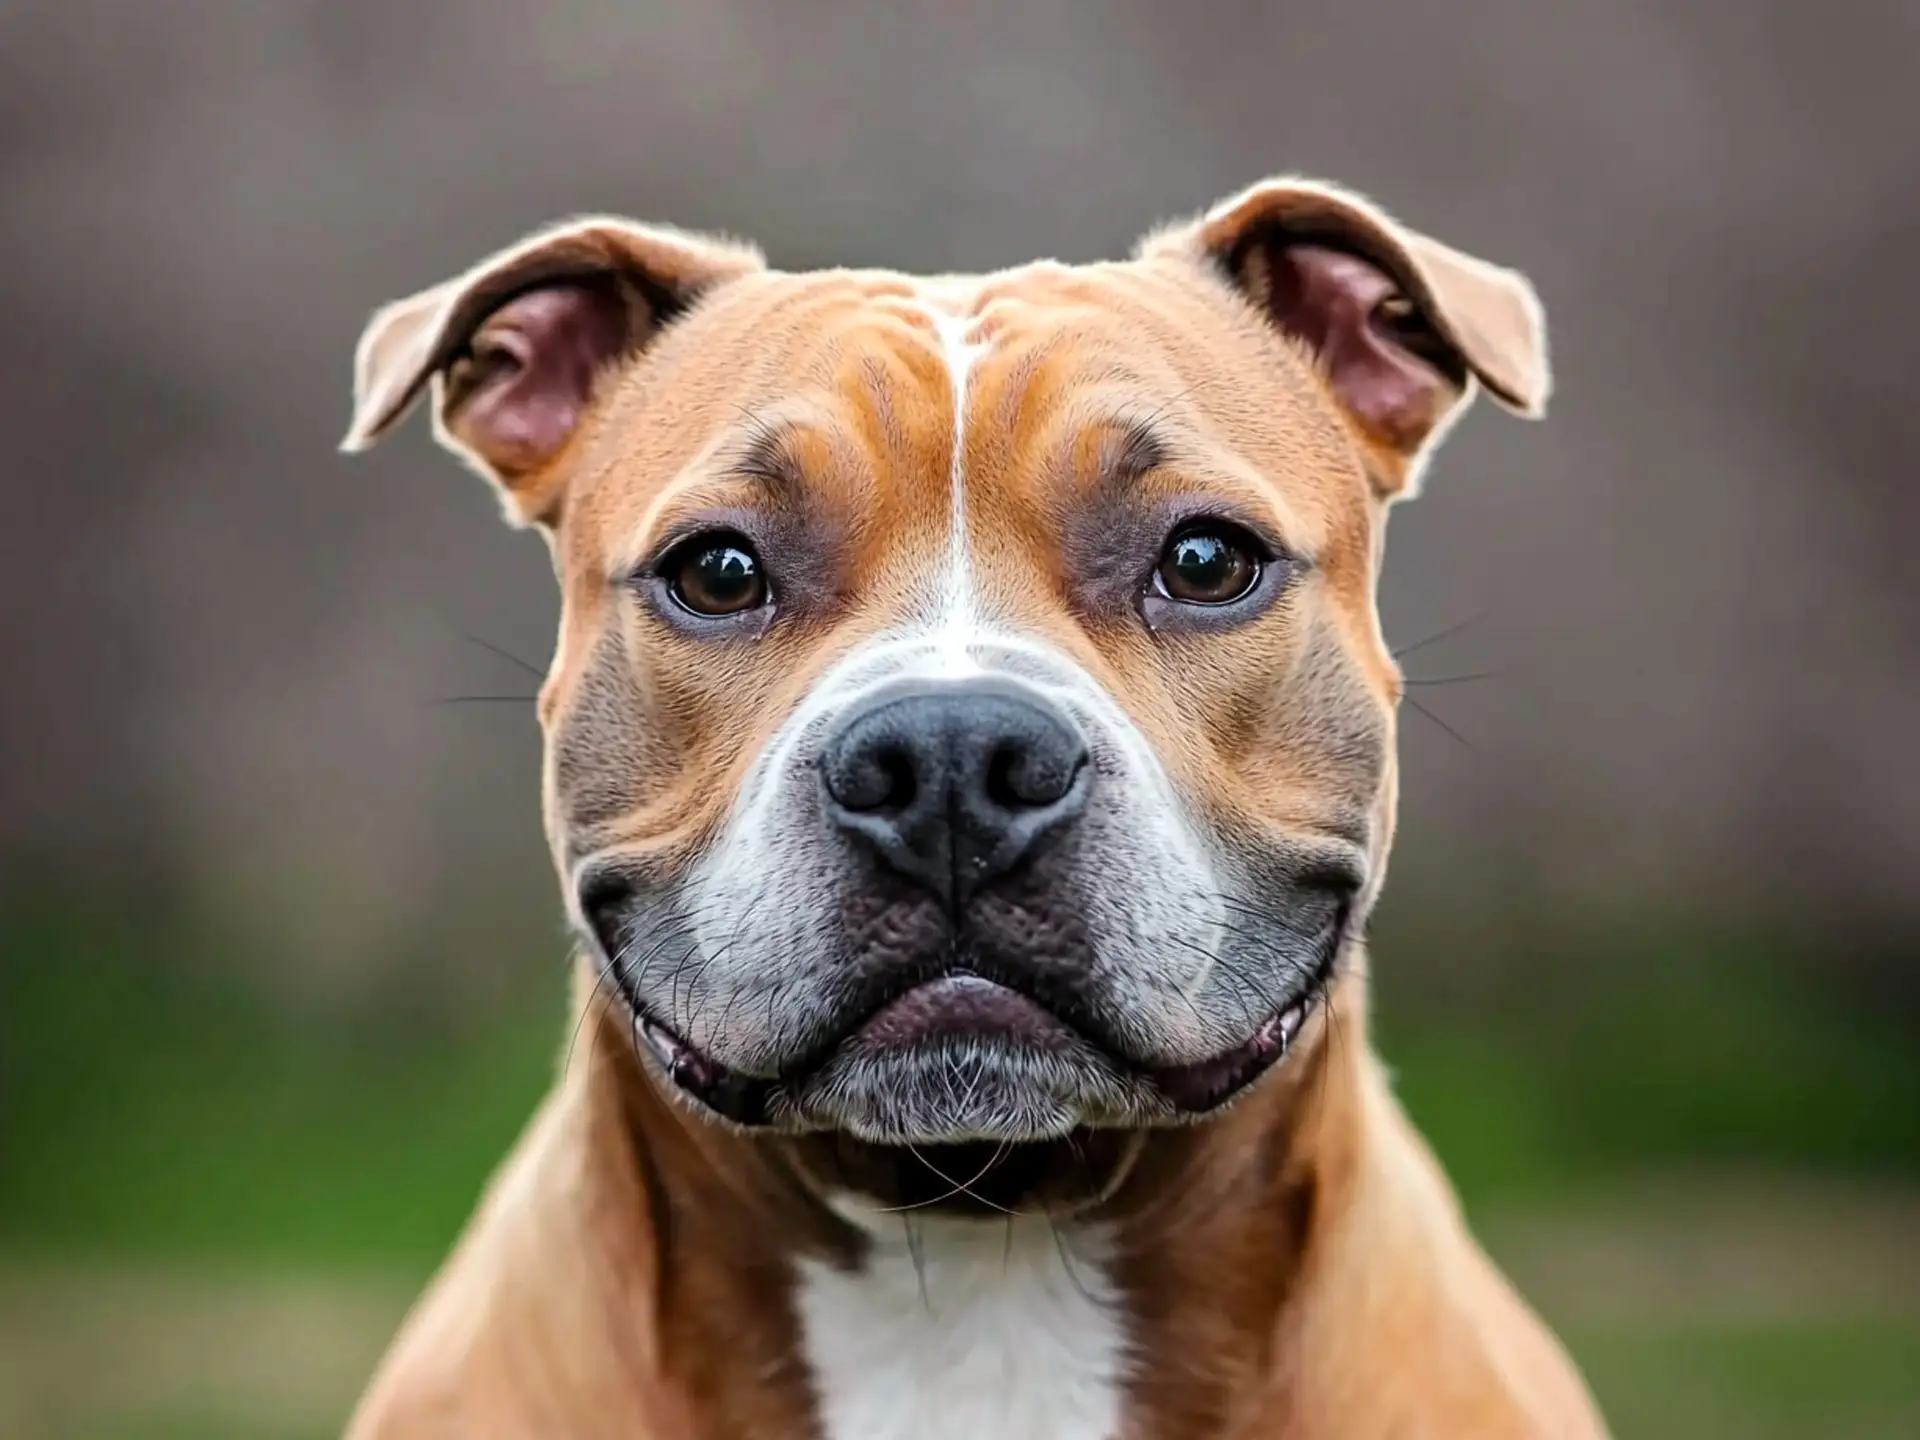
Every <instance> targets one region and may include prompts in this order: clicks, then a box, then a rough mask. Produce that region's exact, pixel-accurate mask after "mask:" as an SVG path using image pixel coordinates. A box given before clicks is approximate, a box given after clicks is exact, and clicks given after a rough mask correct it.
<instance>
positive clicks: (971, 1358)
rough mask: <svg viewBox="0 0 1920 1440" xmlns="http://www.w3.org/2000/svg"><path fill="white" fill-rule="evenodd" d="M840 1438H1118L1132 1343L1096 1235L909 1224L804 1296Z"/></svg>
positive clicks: (809, 1345) (806, 1271) (820, 1386)
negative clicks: (1128, 1347)
mask: <svg viewBox="0 0 1920 1440" xmlns="http://www.w3.org/2000/svg"><path fill="white" fill-rule="evenodd" d="M797 1302H798V1309H799V1315H800V1322H801V1331H802V1344H803V1346H804V1349H805V1353H806V1357H807V1361H808V1363H809V1365H810V1366H811V1368H812V1372H813V1379H814V1387H815V1390H816V1392H817V1394H818V1396H819V1403H820V1422H821V1429H822V1432H823V1434H824V1436H825V1437H826V1440H892V1437H908V1436H911V1437H916V1440H963V1437H964V1440H978V1437H981V1436H988V1435H991V1436H996V1437H1004V1440H1113V1437H1115V1436H1116V1435H1117V1434H1118V1433H1119V1429H1120V1413H1121V1388H1122V1381H1123V1371H1124V1366H1125V1346H1126V1337H1125V1335H1124V1332H1123V1327H1122V1323H1121V1314H1120V1310H1119V1306H1118V1304H1117V1303H1116V1300H1115V1297H1114V1295H1113V1291H1112V1288H1111V1284H1110V1281H1109V1279H1108V1277H1107V1273H1106V1271H1105V1269H1104V1268H1103V1267H1102V1265H1101V1263H1100V1259H1099V1257H1098V1255H1097V1254H1096V1253H1093V1249H1092V1246H1091V1242H1090V1241H1089V1240H1088V1238H1087V1237H1085V1236H1084V1235H1081V1236H1076V1237H1074V1238H1073V1239H1072V1240H1071V1242H1070V1243H1069V1242H1066V1241H1065V1240H1063V1239H1061V1238H1056V1236H1055V1235H1054V1233H1053V1230H1052V1228H1051V1226H1050V1225H1049V1224H1048V1223H1047V1222H1046V1221H1045V1220H1032V1219H1020V1220H1013V1221H1010V1222H1008V1223H1007V1224H992V1223H984V1222H980V1223H976V1222H970V1221H952V1220H926V1221H917V1220H916V1221H914V1222H913V1232H912V1239H911V1241H909V1237H908V1233H907V1231H906V1230H905V1228H904V1227H903V1226H901V1225H900V1223H899V1221H898V1220H897V1219H895V1220H894V1221H893V1229H892V1232H891V1234H890V1235H888V1234H887V1233H886V1232H884V1231H882V1232H880V1233H879V1234H878V1236H877V1238H876V1239H875V1240H874V1242H873V1245H872V1248H871V1252H870V1254H869V1256H868V1258H867V1261H866V1264H865V1265H864V1266H863V1267H862V1268H860V1269H859V1270H855V1271H843V1270H837V1269H833V1268H831V1267H828V1266H825V1265H818V1264H812V1263H809V1264H808V1265H806V1266H805V1268H803V1270H802V1272H801V1276H800V1284H799V1289H798V1295H797Z"/></svg>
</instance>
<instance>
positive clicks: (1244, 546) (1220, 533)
mask: <svg viewBox="0 0 1920 1440" xmlns="http://www.w3.org/2000/svg"><path fill="white" fill-rule="evenodd" d="M1259 580H1260V556H1259V550H1258V546H1257V545H1256V543H1255V542H1254V540H1253V538H1252V537H1251V536H1250V535H1248V534H1247V533H1246V532H1245V531H1244V530H1241V529H1239V528H1238V527H1236V526H1233V525H1228V524H1225V523H1224V522H1222V521H1217V520H1213V521H1208V522H1206V523H1205V524H1201V525H1194V526H1190V527H1189V528H1187V529H1185V530H1182V531H1180V532H1179V533H1178V534H1176V535H1175V536H1174V537H1173V539H1171V540H1169V541H1168V542H1167V548H1166V550H1165V551H1164V552H1163V553H1162V554H1161V556H1160V565H1159V567H1158V568H1157V569H1156V570H1155V571H1154V572H1153V585H1154V588H1155V589H1156V590H1158V591H1159V592H1160V593H1161V594H1162V595H1165V596H1166V597H1167V598H1168V599H1169V600H1179V601H1182V602H1184V603H1186V604H1188V605H1227V604H1231V603H1232V602H1233V601H1235V600H1238V599H1240V598H1241V597H1242V596H1244V595H1245V594H1246V593H1247V592H1248V591H1249V590H1251V589H1253V587H1254V586H1255V585H1256V584H1257V583H1259Z"/></svg>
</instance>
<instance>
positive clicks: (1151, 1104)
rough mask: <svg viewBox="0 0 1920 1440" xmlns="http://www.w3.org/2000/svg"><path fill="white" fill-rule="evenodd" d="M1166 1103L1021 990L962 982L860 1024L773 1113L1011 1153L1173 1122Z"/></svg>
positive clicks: (860, 1135) (923, 991) (961, 977)
mask: <svg viewBox="0 0 1920 1440" xmlns="http://www.w3.org/2000/svg"><path fill="white" fill-rule="evenodd" d="M1170 1111H1171V1106H1170V1105H1169V1103H1168V1101H1167V1099H1166V1097H1165V1096H1164V1095H1162V1094H1160V1093H1159V1092H1158V1090H1157V1089H1156V1088H1155V1087H1154V1086H1153V1085H1152V1084H1151V1083H1150V1082H1149V1081H1148V1080H1146V1078H1145V1077H1143V1076H1140V1075H1137V1074H1133V1073H1130V1072H1129V1071H1128V1070H1126V1069H1125V1068H1123V1067H1122V1066H1121V1065H1120V1064H1119V1063H1117V1062H1116V1061H1115V1060H1114V1059H1112V1058H1111V1057H1110V1056H1109V1055H1108V1054H1107V1053H1105V1052H1104V1051H1103V1050H1101V1049H1100V1048H1099V1047H1098V1046H1097V1045H1095V1044H1094V1043H1093V1042H1092V1041H1090V1040H1089V1039H1088V1038H1087V1037H1086V1036H1084V1035H1083V1034H1082V1033H1081V1032H1080V1031H1079V1030H1077V1029H1075V1028H1074V1027H1073V1026H1071V1025H1069V1024H1067V1023H1066V1022H1065V1021H1063V1020H1061V1019H1060V1018H1058V1017H1057V1016H1056V1015H1054V1014H1053V1013H1052V1012H1051V1011H1049V1010H1046V1009H1044V1008H1042V1007H1041V1006H1040V1005H1039V1004H1038V1003H1037V1002H1036V1001H1034V1000H1032V999H1030V998H1028V997H1027V996H1025V995H1023V994H1021V993H1020V992H1018V991H1015V990H1011V989H1008V988H1006V987H1005V986H1001V985H997V984H994V983H993V982H991V981H988V980H984V979H980V978H979V977H977V976H973V975H966V974H955V975H949V976H945V977H943V978H941V979H938V980H935V981H933V982H931V983H929V984H926V985H922V986H920V987H919V988H917V989H914V990H911V991H909V992H907V993H906V994H905V995H902V996H900V997H898V998H896V999H895V1000H893V1001H892V1002H891V1003H889V1004H887V1005H885V1006H883V1007H882V1008H881V1009H880V1010H878V1011H877V1012H875V1013H874V1014H873V1015H871V1016H870V1017H868V1018H867V1019H866V1020H865V1021H864V1022H862V1023H861V1024H859V1025H858V1026H857V1027H855V1028H854V1030H853V1031H852V1032H851V1033H850V1034H849V1035H847V1036H846V1037H845V1038H844V1039H842V1040H840V1041H839V1042H838V1043H837V1044H835V1045H834V1046H833V1047H832V1049H831V1050H830V1051H829V1052H828V1053H827V1054H826V1056H825V1057H824V1058H823V1060H822V1061H821V1062H820V1063H819V1064H818V1065H817V1066H816V1067H814V1068H811V1069H810V1070H807V1071H805V1072H803V1073H801V1074H799V1075H796V1076H794V1077H792V1078H791V1079H790V1080H789V1081H788V1083H787V1084H785V1085H784V1086H782V1087H781V1089H780V1090H779V1092H777V1094H776V1096H775V1097H774V1101H773V1104H772V1106H771V1118H772V1119H773V1120H774V1121H775V1123H782V1122H784V1123H786V1124H787V1125H789V1126H791V1127H793V1128H801V1129H807V1130H835V1131H840V1132H843V1133H845V1134H846V1135H848V1136H851V1137H852V1138H853V1139H855V1140H860V1141H864V1142H866V1143H868V1144H872V1145H965V1144H968V1143H970V1142H975V1141H987V1142H992V1143H994V1144H1000V1145H1023V1144H1035V1143H1039V1142H1044V1141H1048V1140H1058V1139H1061V1138H1063V1137H1065V1136H1068V1135H1071V1134H1072V1133H1074V1132H1075V1131H1076V1130H1082V1129H1103V1128H1110V1127H1114V1126H1133V1125H1141V1124H1148V1123H1152V1122H1153V1121H1155V1120H1158V1119H1162V1118H1166V1117H1167V1116H1168V1115H1169V1114H1170Z"/></svg>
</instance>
